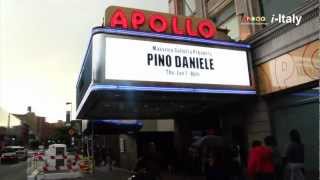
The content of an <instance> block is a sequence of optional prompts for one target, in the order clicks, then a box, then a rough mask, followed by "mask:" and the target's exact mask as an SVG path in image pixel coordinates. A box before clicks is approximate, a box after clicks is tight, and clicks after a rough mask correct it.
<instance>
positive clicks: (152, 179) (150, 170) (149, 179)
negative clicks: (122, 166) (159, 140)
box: [135, 142, 162, 180]
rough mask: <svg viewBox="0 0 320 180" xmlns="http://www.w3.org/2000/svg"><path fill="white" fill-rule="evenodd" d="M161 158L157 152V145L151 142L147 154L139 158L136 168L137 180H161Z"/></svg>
mask: <svg viewBox="0 0 320 180" xmlns="http://www.w3.org/2000/svg"><path fill="white" fill-rule="evenodd" d="M161 159H162V158H161V157H160V154H159V153H158V152H157V149H156V144H155V143H154V142H150V143H149V144H148V149H147V152H145V153H144V155H143V156H142V157H140V158H139V160H138V162H137V164H136V167H135V172H136V179H138V180H140V179H141V180H160V179H161V175H160V165H161Z"/></svg>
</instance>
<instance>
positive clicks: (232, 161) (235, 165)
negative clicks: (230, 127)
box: [228, 144, 242, 180]
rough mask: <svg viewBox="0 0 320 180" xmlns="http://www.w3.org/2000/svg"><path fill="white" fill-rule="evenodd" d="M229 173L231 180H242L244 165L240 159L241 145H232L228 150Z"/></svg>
mask: <svg viewBox="0 0 320 180" xmlns="http://www.w3.org/2000/svg"><path fill="white" fill-rule="evenodd" d="M228 153H229V154H228V156H230V157H229V159H228V162H229V164H228V172H230V173H229V175H230V179H231V180H241V179H242V165H241V157H240V145H238V144H232V145H230V147H229V149H228Z"/></svg>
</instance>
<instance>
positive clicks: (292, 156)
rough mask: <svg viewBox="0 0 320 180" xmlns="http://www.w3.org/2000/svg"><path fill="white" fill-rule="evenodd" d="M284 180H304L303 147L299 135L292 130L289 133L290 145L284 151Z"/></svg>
mask: <svg viewBox="0 0 320 180" xmlns="http://www.w3.org/2000/svg"><path fill="white" fill-rule="evenodd" d="M285 161H286V164H287V166H286V173H285V175H286V176H285V177H286V180H304V179H305V178H304V145H303V144H302V142H301V138H300V133H299V132H298V131H297V130H296V129H293V130H291V131H290V144H289V145H288V147H287V150H286V157H285Z"/></svg>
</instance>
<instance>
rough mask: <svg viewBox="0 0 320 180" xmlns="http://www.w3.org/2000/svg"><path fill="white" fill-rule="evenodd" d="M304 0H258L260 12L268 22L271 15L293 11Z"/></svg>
mask: <svg viewBox="0 0 320 180" xmlns="http://www.w3.org/2000/svg"><path fill="white" fill-rule="evenodd" d="M305 1H306V0H281V2H280V1H279V0H260V9H261V14H262V15H263V16H265V17H266V19H267V21H268V22H270V19H271V17H272V15H276V16H277V15H278V14H285V15H287V14H288V13H290V12H292V11H294V10H295V9H297V8H298V7H299V6H301V5H302V4H303V3H304V2H305Z"/></svg>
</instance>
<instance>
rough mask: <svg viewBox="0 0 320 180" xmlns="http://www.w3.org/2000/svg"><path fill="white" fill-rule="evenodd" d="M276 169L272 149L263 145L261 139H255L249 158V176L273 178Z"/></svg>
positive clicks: (258, 179) (262, 179)
mask: <svg viewBox="0 0 320 180" xmlns="http://www.w3.org/2000/svg"><path fill="white" fill-rule="evenodd" d="M265 140H266V139H265ZM265 143H266V142H265ZM274 171H275V170H274V164H273V161H272V149H271V148H270V147H268V146H262V145H261V142H260V141H254V143H253V145H252V148H251V150H250V154H249V159H248V175H249V177H250V178H251V179H254V180H273V179H274Z"/></svg>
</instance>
